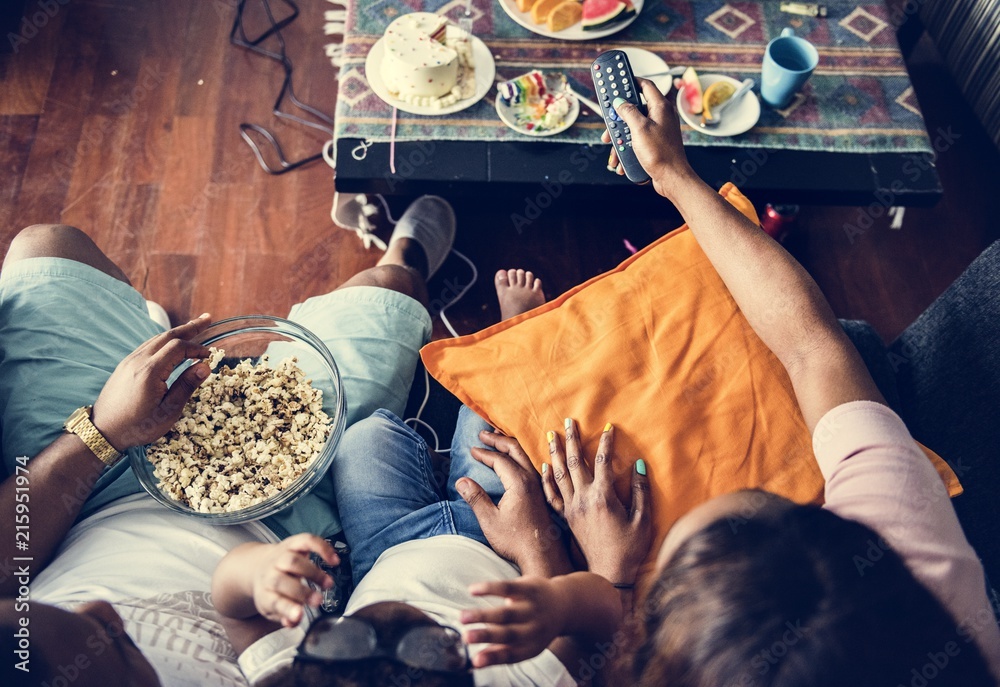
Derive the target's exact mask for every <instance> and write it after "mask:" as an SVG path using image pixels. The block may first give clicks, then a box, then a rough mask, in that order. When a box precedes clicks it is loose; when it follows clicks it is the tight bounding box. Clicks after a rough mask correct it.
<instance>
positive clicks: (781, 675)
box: [631, 505, 994, 687]
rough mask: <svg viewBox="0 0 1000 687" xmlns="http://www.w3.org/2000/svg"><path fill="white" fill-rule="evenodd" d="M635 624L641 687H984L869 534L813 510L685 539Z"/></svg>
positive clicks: (951, 625) (967, 651) (970, 660)
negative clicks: (872, 552) (880, 686)
mask: <svg viewBox="0 0 1000 687" xmlns="http://www.w3.org/2000/svg"><path fill="white" fill-rule="evenodd" d="M872 547H876V548H877V550H878V551H880V552H881V555H880V556H875V555H871V554H869V553H867V552H869V551H871V550H872ZM638 616H639V617H638V622H639V626H638V633H639V635H640V638H639V640H638V641H639V648H638V649H637V651H636V653H635V654H634V655H633V657H632V666H631V670H632V675H633V678H634V682H633V684H635V685H638V686H639V687H653V686H654V685H656V686H657V687H659V686H661V685H670V687H821V686H826V685H830V686H831V687H832V686H834V685H836V686H838V687H843V686H844V685H849V686H852V687H854V686H862V685H863V686H868V685H886V686H887V687H897V686H899V685H905V686H906V687H910V686H911V685H913V686H914V687H945V686H946V685H947V686H951V685H954V686H956V687H957V686H961V687H978V686H979V685H983V686H984V687H986V686H989V685H994V682H993V680H992V679H991V677H990V675H989V672H988V669H987V666H986V663H985V661H984V659H983V657H982V655H981V654H980V652H979V650H978V648H977V647H976V646H975V644H974V643H972V642H971V638H970V637H969V635H968V633H967V632H966V631H963V629H962V628H959V627H957V626H956V622H955V620H954V619H953V618H952V617H951V616H950V615H949V613H948V612H947V611H946V610H945V609H944V607H942V605H941V604H940V603H939V602H938V601H937V599H936V598H935V597H934V596H933V595H932V594H931V593H930V592H929V591H928V590H927V589H925V588H924V587H923V586H922V585H921V584H920V583H919V582H917V580H916V579H915V578H914V577H913V575H912V574H911V573H910V571H909V570H908V569H907V568H906V566H905V565H904V563H903V561H902V559H901V558H900V557H899V556H898V555H897V554H896V553H895V552H893V551H892V550H891V549H889V548H888V546H887V545H885V542H883V541H882V540H881V539H880V538H879V535H877V534H876V533H875V532H874V531H872V530H871V529H869V528H868V527H865V526H864V525H861V524H859V523H857V522H854V521H851V520H847V519H845V518H842V517H840V516H838V515H836V514H835V513H832V512H830V511H828V510H825V509H822V508H819V507H816V506H794V505H793V506H790V507H789V508H787V509H784V510H783V511H781V512H780V513H778V514H776V515H772V516H768V517H756V518H751V519H749V520H746V521H743V522H742V523H741V525H740V527H738V528H735V527H733V526H732V523H730V522H727V521H726V520H725V519H722V520H718V521H716V522H714V523H712V524H710V525H708V526H706V527H705V528H703V529H702V530H700V531H698V532H696V533H694V534H693V535H691V536H690V537H689V538H688V539H687V540H686V541H684V542H683V543H682V544H681V545H680V547H679V548H678V549H677V551H676V552H674V554H673V556H672V557H671V558H670V560H669V561H668V562H667V563H666V565H665V566H664V568H663V570H662V571H661V573H660V574H659V575H658V577H657V579H656V580H655V583H654V586H653V588H652V590H651V591H650V593H649V595H648V596H647V598H646V601H645V603H644V605H643V606H642V607H641V608H640V610H639V612H638Z"/></svg>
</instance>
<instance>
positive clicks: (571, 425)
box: [563, 418, 573, 430]
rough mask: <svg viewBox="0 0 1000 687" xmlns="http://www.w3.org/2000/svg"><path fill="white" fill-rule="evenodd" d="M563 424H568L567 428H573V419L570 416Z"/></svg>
mask: <svg viewBox="0 0 1000 687" xmlns="http://www.w3.org/2000/svg"><path fill="white" fill-rule="evenodd" d="M563 425H565V426H566V429H567V430H570V429H573V420H571V419H570V418H566V421H565V422H563Z"/></svg>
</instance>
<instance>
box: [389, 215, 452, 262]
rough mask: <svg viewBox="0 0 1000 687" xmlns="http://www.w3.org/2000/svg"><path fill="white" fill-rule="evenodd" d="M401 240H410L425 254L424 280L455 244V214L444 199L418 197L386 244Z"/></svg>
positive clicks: (400, 219)
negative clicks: (417, 244)
mask: <svg viewBox="0 0 1000 687" xmlns="http://www.w3.org/2000/svg"><path fill="white" fill-rule="evenodd" d="M401 238H408V239H413V240H414V241H416V242H417V243H419V244H420V246H421V247H422V248H423V249H424V253H426V254H427V278H428V279H430V278H431V277H432V276H433V275H434V273H435V272H437V271H438V268H439V267H441V265H442V264H443V263H444V261H445V258H447V257H448V253H450V252H451V244H452V243H453V242H454V241H455V211H454V210H452V208H451V205H450V204H449V203H448V201H446V200H445V199H444V198H440V197H438V196H421V197H420V198H417V199H416V200H415V201H413V203H412V204H411V205H410V207H408V208H406V212H404V213H403V216H402V217H400V218H399V222H397V223H396V228H395V229H393V231H392V238H390V239H389V245H390V246H391V245H392V244H393V243H395V242H396V241H398V240H399V239H401Z"/></svg>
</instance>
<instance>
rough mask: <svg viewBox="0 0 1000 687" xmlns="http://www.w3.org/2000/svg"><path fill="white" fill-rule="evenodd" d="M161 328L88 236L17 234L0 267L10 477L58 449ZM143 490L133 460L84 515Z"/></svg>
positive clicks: (65, 231)
mask: <svg viewBox="0 0 1000 687" xmlns="http://www.w3.org/2000/svg"><path fill="white" fill-rule="evenodd" d="M159 331H160V328H159V327H158V326H157V325H156V324H155V323H154V322H153V321H152V320H151V319H150V318H149V314H148V311H147V309H146V301H145V299H143V297H142V296H141V295H140V294H139V293H138V292H137V291H136V290H135V289H133V288H132V286H131V285H130V284H129V282H128V279H127V278H126V277H125V275H124V273H123V272H122V271H121V269H119V268H118V266H117V265H115V264H114V263H113V262H112V261H111V260H110V259H109V258H108V257H107V256H106V255H104V253H102V252H101V250H100V249H99V248H98V247H97V246H96V245H95V244H94V242H93V241H92V240H91V239H90V238H89V237H88V236H87V235H86V234H84V233H83V232H82V231H80V230H79V229H75V228H73V227H69V226H66V225H58V224H56V225H52V224H42V225H35V226H32V227H28V228H27V229H25V230H23V231H22V232H21V233H19V234H18V235H17V236H16V237H15V238H14V240H13V241H12V243H11V245H10V249H9V250H8V252H7V255H6V258H5V260H4V263H3V269H2V270H0V412H2V413H3V416H2V419H0V422H2V425H3V458H4V463H5V466H6V468H7V470H8V472H12V466H13V463H14V460H15V458H17V457H19V456H28V457H32V456H34V455H36V454H37V453H38V452H39V451H41V450H42V448H44V447H45V446H47V445H48V444H50V443H51V442H52V441H53V440H54V439H55V438H56V437H57V436H58V435H59V434H60V433H61V432H62V423H63V422H64V421H65V420H66V418H67V417H68V416H69V414H70V413H71V412H72V411H73V410H75V409H76V408H78V407H80V406H83V405H88V404H91V403H93V402H94V401H95V400H96V399H97V396H98V394H99V393H100V391H101V388H102V387H103V386H104V383H105V381H107V378H108V377H109V376H110V375H111V372H112V371H113V370H114V369H115V367H116V366H117V365H118V363H119V362H120V361H121V360H122V358H124V357H125V356H127V355H128V354H129V353H131V352H132V351H133V350H135V348H136V347H138V346H139V345H140V344H141V343H142V342H143V341H145V340H147V339H148V338H150V337H151V336H154V335H155V334H157V333H159ZM123 473H124V474H123ZM141 491H142V489H141V487H140V486H139V483H138V482H137V481H136V479H135V478H134V476H133V475H132V473H131V471H129V470H127V461H125V462H123V463H121V464H120V469H118V468H117V467H116V469H115V470H112V471H109V472H108V473H107V474H105V475H103V476H102V477H101V479H100V480H99V481H98V483H97V485H96V486H95V491H94V493H93V494H92V495H91V497H90V498H89V500H88V501H87V503H86V505H84V509H83V514H84V515H86V514H89V513H91V512H93V511H94V510H96V509H97V508H99V507H100V506H101V505H103V504H105V503H108V502H110V501H112V500H114V499H115V498H118V497H120V496H124V495H127V494H131V493H138V492H141Z"/></svg>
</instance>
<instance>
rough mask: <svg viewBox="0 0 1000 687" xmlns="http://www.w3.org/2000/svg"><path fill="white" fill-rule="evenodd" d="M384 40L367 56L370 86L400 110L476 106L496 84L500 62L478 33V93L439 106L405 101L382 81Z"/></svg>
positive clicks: (412, 111)
mask: <svg viewBox="0 0 1000 687" xmlns="http://www.w3.org/2000/svg"><path fill="white" fill-rule="evenodd" d="M461 31H462V29H460V28H458V27H457V26H451V25H449V26H448V35H449V36H453V35H455V33H453V32H461ZM383 41H384V39H383V38H379V39H378V40H377V41H376V42H375V45H373V46H372V48H371V50H369V51H368V57H367V58H366V59H365V76H366V77H367V78H368V85H369V86H371V89H372V91H374V92H375V95H377V96H378V97H379V98H380V99H381V100H382V101H384V102H385V103H386V104H387V105H391V106H392V107H395V108H397V109H398V110H399V111H400V112H408V113H410V114H415V115H432V116H433V115H447V114H453V113H455V112H461V111H462V110H464V109H466V108H469V107H472V106H473V105H475V104H476V103H478V102H479V101H480V100H482V99H483V96H485V95H486V94H487V93H488V92H489V90H490V88H492V87H493V80H494V79H495V78H496V75H497V65H496V62H494V61H493V53H491V52H490V49H489V47H487V45H486V44H485V43H483V42H482V41H481V40H480V39H479V38H477V37H476V36H471V37H470V41H471V43H472V60H473V63H474V64H475V66H476V92H475V93H473V94H472V96H471V97H469V98H463V99H462V100H459V101H458V102H456V103H453V104H451V105H449V106H448V107H442V108H435V107H429V106H421V105H414V104H413V103H408V102H405V101H403V100H399V99H397V98H394V97H393V96H392V94H390V93H389V89H388V88H386V86H385V82H384V81H382V71H381V67H382V57H383V56H384V55H385V45H384V43H383Z"/></svg>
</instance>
